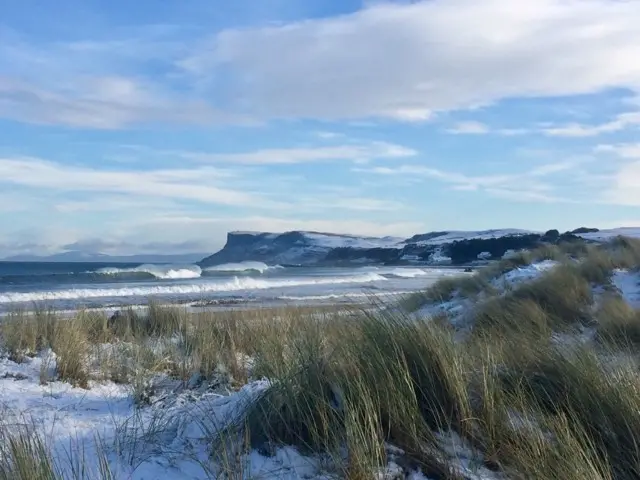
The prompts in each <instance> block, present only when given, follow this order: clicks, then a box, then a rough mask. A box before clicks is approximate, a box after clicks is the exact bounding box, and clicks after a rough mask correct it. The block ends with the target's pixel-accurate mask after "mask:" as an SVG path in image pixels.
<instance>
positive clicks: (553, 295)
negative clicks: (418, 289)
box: [0, 240, 640, 480]
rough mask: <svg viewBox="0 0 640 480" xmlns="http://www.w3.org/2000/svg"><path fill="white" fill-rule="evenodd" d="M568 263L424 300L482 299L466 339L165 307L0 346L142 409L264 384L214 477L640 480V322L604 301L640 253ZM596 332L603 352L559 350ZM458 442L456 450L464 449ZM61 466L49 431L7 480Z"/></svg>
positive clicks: (605, 250)
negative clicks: (272, 461)
mask: <svg viewBox="0 0 640 480" xmlns="http://www.w3.org/2000/svg"><path fill="white" fill-rule="evenodd" d="M576 251H577V250H574V251H572V252H571V254H570V255H574V256H575V255H576ZM558 252H559V251H557V250H555V249H552V250H549V251H545V252H540V253H532V254H528V255H532V256H527V257H526V258H525V256H524V255H523V257H522V258H518V259H516V260H513V259H511V260H510V261H511V262H513V263H512V264H511V265H518V264H519V263H518V262H521V261H522V262H524V261H525V260H528V259H531V258H534V257H535V256H536V255H542V256H546V257H548V258H549V257H554V259H556V260H557V261H560V263H561V264H560V265H559V266H558V267H557V268H555V269H553V270H551V271H548V272H546V273H544V274H542V275H541V276H540V277H539V278H537V279H535V280H533V281H530V282H524V283H521V284H518V285H516V286H515V287H514V288H512V289H510V290H508V291H504V292H499V291H498V290H497V289H496V287H493V286H492V285H491V282H490V279H491V275H493V274H494V273H495V272H496V271H502V270H503V269H504V268H505V267H506V263H505V264H499V265H498V266H492V267H489V268H490V269H491V271H489V272H484V271H481V272H480V273H478V274H476V275H473V276H469V277H466V278H464V279H463V280H461V279H446V280H445V281H442V282H439V283H438V284H437V285H436V286H434V287H433V288H432V290H430V291H429V292H427V293H426V294H425V295H426V296H427V297H428V298H429V301H438V299H439V300H440V301H441V300H443V299H445V298H446V299H451V298H452V296H453V295H460V294H461V293H462V294H463V295H468V296H469V297H471V298H472V299H475V301H476V304H475V306H474V310H473V312H472V315H471V318H472V330H471V335H468V336H465V337H464V338H460V337H458V336H456V332H455V331H454V330H453V329H452V328H451V327H450V325H447V324H446V323H445V322H444V321H443V319H441V321H433V320H432V319H428V318H425V319H418V318H416V317H415V316H412V315H410V314H408V313H407V314H405V313H403V311H402V309H387V308H379V309H367V310H362V311H356V310H354V311H352V312H350V315H349V316H348V317H346V316H345V315H342V314H337V313H336V312H335V311H331V310H324V311H314V310H309V309H296V308H282V309H262V310H254V311H217V312H206V313H202V314H193V313H188V312H187V311H185V310H184V309H181V308H178V307H167V306H162V305H159V304H157V303H151V304H150V305H149V308H148V309H146V310H144V311H134V310H128V311H125V312H123V313H122V314H121V315H119V316H116V317H114V318H108V317H106V316H105V315H103V314H99V313H95V312H80V313H79V314H78V315H77V316H75V317H74V318H70V319H69V318H67V319H63V318H59V317H57V316H56V315H55V314H54V313H52V312H47V311H39V312H36V313H35V314H26V313H16V314H14V315H12V316H10V317H9V318H7V319H6V320H5V321H4V322H2V323H1V324H0V336H1V337H0V338H1V339H2V348H3V351H5V352H6V354H7V355H8V356H9V357H10V358H12V359H14V360H15V361H22V360H24V359H25V358H26V357H28V356H33V355H36V354H42V352H45V351H48V349H51V351H52V352H54V355H55V366H56V375H57V379H58V380H62V381H66V382H69V383H71V384H74V385H76V386H79V387H82V388H91V386H92V384H93V382H96V381H105V380H111V381H115V382H119V383H127V384H131V385H132V386H133V387H134V398H135V399H136V401H137V402H138V405H139V408H144V404H145V402H148V401H150V400H149V395H148V392H146V390H145V388H146V386H147V385H148V381H149V379H150V378H151V377H153V375H156V374H157V373H163V374H165V375H168V376H169V377H171V378H174V379H176V380H179V381H180V382H182V383H183V384H184V385H185V386H186V385H187V384H189V383H190V382H192V380H193V379H194V377H197V378H199V379H200V381H202V382H209V381H211V382H214V381H216V382H219V381H220V379H221V378H224V381H225V382H226V383H225V384H226V385H228V386H229V388H232V389H233V388H239V387H240V386H241V385H242V384H244V383H246V382H247V381H249V380H251V379H255V378H263V377H264V378H268V379H269V380H270V382H271V386H270V387H269V388H268V389H266V390H265V391H264V392H263V393H262V394H261V395H260V396H259V397H258V398H257V399H256V400H255V401H254V402H252V403H251V404H250V405H249V406H248V408H247V409H246V410H245V411H244V412H242V414H241V415H240V416H239V417H238V418H237V419H235V421H234V422H233V423H231V424H230V425H228V426H227V427H226V428H224V429H222V430H219V431H217V430H216V431H211V432H210V448H211V458H212V459H215V460H216V461H217V470H215V469H213V470H212V471H215V472H216V473H214V474H212V478H245V477H246V475H245V474H246V472H245V471H244V461H243V458H244V457H243V456H245V455H246V454H247V453H248V452H250V451H252V450H258V451H259V452H261V453H263V454H265V455H268V454H270V453H273V452H275V451H276V450H277V449H278V448H279V447H282V446H293V447H296V448H297V449H298V450H299V451H300V452H303V453H304V454H306V455H309V456H311V457H314V458H322V459H323V464H324V465H325V466H327V470H328V471H330V472H332V474H333V475H334V476H335V477H336V478H349V479H368V478H376V476H377V475H379V473H380V471H381V470H382V469H384V468H385V466H386V465H387V464H388V463H389V461H391V460H393V461H394V462H396V463H399V464H401V466H402V467H403V468H404V471H405V473H408V472H411V471H421V472H423V473H424V474H425V475H426V476H427V477H428V478H434V479H466V478H469V476H470V473H469V471H464V470H463V468H462V467H461V462H460V461H459V460H458V458H456V457H457V456H460V455H463V456H466V457H467V458H475V459H477V462H476V463H477V465H476V466H475V467H473V468H477V469H484V470H485V471H486V472H490V471H495V472H501V474H503V475H504V476H505V477H503V478H514V479H545V480H546V479H558V480H560V479H566V480H578V479H585V478H589V479H605V480H609V479H611V480H614V479H615V480H627V479H629V480H631V479H635V478H640V449H639V447H638V444H637V441H636V439H637V438H640V378H639V376H638V358H637V353H638V350H637V346H638V345H639V344H640V314H639V312H638V311H636V310H634V309H633V308H631V307H630V306H629V305H627V304H626V303H625V302H624V301H623V300H622V299H621V298H620V297H619V296H616V295H614V294H611V293H605V294H604V296H599V297H598V296H597V295H599V294H595V293H594V292H595V291H596V290H597V289H595V287H596V286H598V285H600V284H607V283H608V282H609V278H610V276H611V273H612V272H613V271H614V270H615V269H616V268H637V267H638V265H640V248H638V245H637V242H628V241H622V240H616V241H615V242H613V243H611V244H610V245H606V246H603V247H600V248H596V249H594V248H591V247H588V248H585V249H584V250H583V251H581V253H582V254H583V255H584V256H583V257H580V258H574V257H572V258H569V257H570V255H569V254H566V253H564V252H562V251H560V254H559V253H558ZM558 255H561V256H558ZM536 258H539V257H536ZM436 292H437V293H436ZM585 328H587V329H593V331H594V332H595V334H594V338H595V340H594V341H593V342H587V343H583V344H572V343H571V344H570V343H562V342H558V341H557V336H556V334H558V333H563V334H567V333H571V332H574V331H578V330H580V329H585ZM45 381H46V379H45ZM5 435H6V434H5ZM448 438H449V439H451V438H456V439H459V442H460V443H461V445H460V446H459V450H458V452H457V453H456V454H455V455H452V453H451V451H450V449H449V448H448V447H447V441H446V439H448ZM397 452H402V453H401V454H398V453H397ZM105 462H106V461H105ZM105 465H106V464H105ZM57 469H59V466H57V465H56V461H54V459H53V457H52V454H51V452H50V450H49V449H48V448H47V446H46V444H45V443H44V442H42V441H40V440H39V438H38V437H37V436H36V437H33V436H32V437H24V436H13V437H10V436H6V437H5V438H4V439H3V441H2V447H1V448H0V479H3V478H7V479H9V478H12V479H13V478H17V479H22V478H25V479H26V478H46V479H48V478H51V479H56V480H57V478H60V477H59V472H58V470H57ZM105 472H106V470H105ZM56 475H58V476H56ZM105 475H106V473H105ZM276 478H277V477H276Z"/></svg>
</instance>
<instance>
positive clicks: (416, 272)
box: [389, 268, 433, 278]
mask: <svg viewBox="0 0 640 480" xmlns="http://www.w3.org/2000/svg"><path fill="white" fill-rule="evenodd" d="M389 275H391V276H393V277H398V278H416V277H424V276H425V275H433V271H428V270H422V269H420V268H396V269H395V270H393V271H391V272H389Z"/></svg>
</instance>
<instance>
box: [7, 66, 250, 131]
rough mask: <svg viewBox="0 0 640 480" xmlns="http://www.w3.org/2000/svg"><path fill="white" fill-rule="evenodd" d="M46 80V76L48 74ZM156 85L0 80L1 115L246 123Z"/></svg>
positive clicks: (104, 125) (115, 123)
mask: <svg viewBox="0 0 640 480" xmlns="http://www.w3.org/2000/svg"><path fill="white" fill-rule="evenodd" d="M44 75H45V76H46V72H45V73H44ZM152 90H153V86H152V85H150V84H143V83H140V82H138V81H134V80H132V79H129V78H124V77H93V78H89V79H74V80H73V81H72V82H71V83H70V84H69V85H68V86H67V88H66V89H57V90H54V89H51V88H50V85H47V86H44V87H41V86H36V85H33V84H29V83H26V82H21V81H18V80H17V79H11V78H2V77H0V116H1V117H6V118H12V119H15V120H19V121H23V122H29V123H36V124H43V125H67V126H72V127H80V128H97V129H115V128H120V127H123V126H126V125H131V124H136V123H152V122H153V123H186V124H190V123H193V124H197V123H216V122H220V121H225V122H231V123H243V122H244V123H247V122H248V120H245V119H243V118H242V117H241V116H233V115H231V114H222V113H221V112H219V111H216V110H215V109H213V108H212V107H210V106H209V105H207V104H206V103H205V102H204V101H202V100H196V99H189V98H172V96H171V95H170V94H168V93H166V92H164V93H161V92H157V93H151V92H152Z"/></svg>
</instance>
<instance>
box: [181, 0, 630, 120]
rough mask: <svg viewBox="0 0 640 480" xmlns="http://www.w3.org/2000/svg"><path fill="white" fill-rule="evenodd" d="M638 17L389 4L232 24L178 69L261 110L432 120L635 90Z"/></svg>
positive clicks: (586, 5)
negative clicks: (275, 22) (502, 103)
mask: <svg viewBox="0 0 640 480" xmlns="http://www.w3.org/2000/svg"><path fill="white" fill-rule="evenodd" d="M638 24H640V2H637V1H621V2H613V1H611V0H539V1H536V2H529V1H526V0H514V1H513V2H509V3H508V4H507V3H505V1H504V0H432V1H421V2H414V3H411V4H404V3H391V4H382V5H374V6H371V7H370V8H366V9H364V10H361V11H359V12H357V13H354V14H351V15H344V16H340V17H334V18H323V19H316V20H308V21H303V22H299V23H292V24H286V25H279V26H270V27H265V28H249V29H242V30H227V31H224V32H222V33H220V34H218V35H216V36H215V37H214V38H213V39H212V40H211V41H210V42H208V43H207V42H205V43H204V44H203V45H202V46H200V48H198V49H196V50H195V51H194V53H193V54H192V55H190V56H189V57H188V58H185V59H184V60H183V62H182V63H181V65H182V66H183V68H185V70H186V71H188V72H189V73H191V74H192V75H193V78H194V79H198V80H201V79H203V78H207V77H210V78H214V77H215V76H216V75H219V74H220V72H224V75H226V76H227V77H226V78H231V79H233V82H229V83H228V85H229V87H228V89H227V90H225V91H224V94H225V95H227V98H237V99H239V100H238V103H237V104H236V105H235V107H236V108H240V106H244V107H246V108H248V109H250V110H251V111H252V112H253V113H254V114H257V115H259V116H261V117H263V118H273V117H284V118H292V117H294V118H296V117H304V118H308V117H314V118H327V119H345V118H362V117H371V116H373V117H376V116H377V117H387V118H391V119H399V120H407V119H409V120H416V119H428V118H429V117H430V116H431V115H432V114H433V112H437V111H448V110H455V109H466V108H470V107H475V106H478V105H483V104H488V103H491V102H495V101H499V100H501V99H505V98H514V97H555V96H560V95H574V94H586V93H592V92H597V91H601V90H603V89H608V88H617V87H619V88H629V89H631V90H635V91H638V90H640V64H639V63H638V62H637V56H638V45H640V29H638V28H637V26H638ZM281 52H287V54H286V55H282V54H281ZM274 58H277V59H278V60H277V61H274V60H273V59H274ZM497 72H499V74H498V73H497ZM240 102H241V103H240Z"/></svg>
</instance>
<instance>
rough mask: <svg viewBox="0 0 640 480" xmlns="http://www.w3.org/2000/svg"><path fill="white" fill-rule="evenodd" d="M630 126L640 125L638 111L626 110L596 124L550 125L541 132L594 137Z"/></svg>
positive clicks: (553, 134)
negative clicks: (610, 119)
mask: <svg viewBox="0 0 640 480" xmlns="http://www.w3.org/2000/svg"><path fill="white" fill-rule="evenodd" d="M630 126H640V112H627V113H622V114H619V115H617V116H616V118H615V120H612V121H610V122H606V123H601V124H598V125H584V124H581V123H572V124H569V125H563V126H559V127H550V128H545V129H543V130H542V133H544V134H545V135H549V136H552V137H595V136H597V135H601V134H603V133H613V132H619V131H621V130H624V129H626V128H628V127H630Z"/></svg>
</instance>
